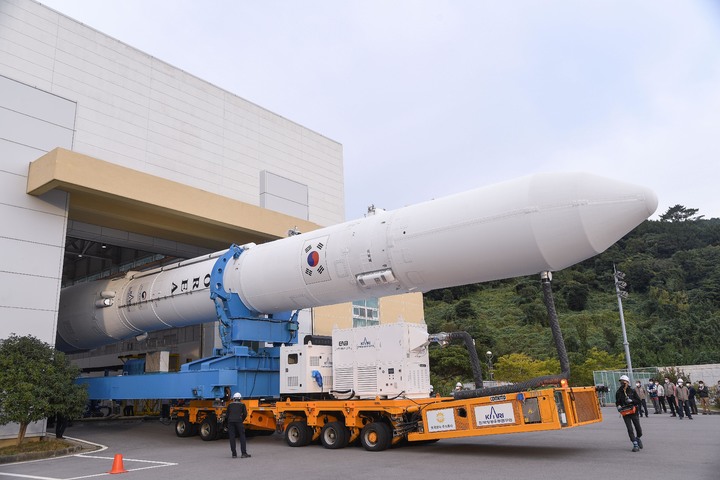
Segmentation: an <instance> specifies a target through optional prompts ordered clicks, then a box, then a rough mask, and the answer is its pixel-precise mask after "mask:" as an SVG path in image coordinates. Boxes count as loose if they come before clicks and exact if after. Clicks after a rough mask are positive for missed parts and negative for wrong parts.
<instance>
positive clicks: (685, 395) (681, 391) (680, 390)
mask: <svg viewBox="0 0 720 480" xmlns="http://www.w3.org/2000/svg"><path fill="white" fill-rule="evenodd" d="M675 398H676V399H677V413H678V416H679V417H680V420H682V419H683V418H684V415H683V410H684V411H685V414H686V415H687V418H688V420H692V419H693V418H692V413H691V410H690V390H689V389H688V387H687V385H685V382H684V381H683V379H682V378H678V381H677V387H675Z"/></svg>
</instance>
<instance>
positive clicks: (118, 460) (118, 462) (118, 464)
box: [108, 453, 127, 473]
mask: <svg viewBox="0 0 720 480" xmlns="http://www.w3.org/2000/svg"><path fill="white" fill-rule="evenodd" d="M108 473H127V470H125V467H123V459H122V455H121V454H119V453H116V454H115V460H113V466H112V470H110V471H109V472H108Z"/></svg>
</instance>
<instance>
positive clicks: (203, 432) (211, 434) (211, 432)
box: [199, 417, 220, 442]
mask: <svg viewBox="0 0 720 480" xmlns="http://www.w3.org/2000/svg"><path fill="white" fill-rule="evenodd" d="M199 433H200V438H202V439H203V440H204V441H206V442H209V441H211V440H217V438H218V436H219V435H220V429H219V428H218V423H217V420H216V419H215V417H208V418H206V419H205V420H203V422H202V423H201V424H200V431H199Z"/></svg>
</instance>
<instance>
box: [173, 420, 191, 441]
mask: <svg viewBox="0 0 720 480" xmlns="http://www.w3.org/2000/svg"><path fill="white" fill-rule="evenodd" d="M175 435H177V436H178V437H192V436H193V435H195V425H193V424H192V423H190V422H189V421H188V420H187V419H186V418H182V417H181V418H178V419H177V422H175Z"/></svg>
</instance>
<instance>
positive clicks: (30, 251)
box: [0, 29, 76, 438]
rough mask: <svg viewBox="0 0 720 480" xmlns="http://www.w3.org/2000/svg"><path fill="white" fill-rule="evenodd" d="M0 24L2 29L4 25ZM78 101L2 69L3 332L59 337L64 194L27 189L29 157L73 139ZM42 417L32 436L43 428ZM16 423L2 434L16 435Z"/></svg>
mask: <svg viewBox="0 0 720 480" xmlns="http://www.w3.org/2000/svg"><path fill="white" fill-rule="evenodd" d="M0 30H2V29H0ZM75 107H76V105H75V103H74V102H72V101H70V100H67V99H64V98H61V97H58V96H57V95H53V94H50V93H47V92H43V91H41V90H38V89H35V88H32V87H29V86H27V85H24V84H22V83H19V82H16V81H14V80H11V79H9V78H7V77H3V76H0V218H2V222H0V251H1V252H2V254H1V255H0V339H2V338H7V337H8V336H9V335H10V334H12V333H15V334H17V335H33V336H35V337H37V338H38V339H40V340H42V341H43V342H47V343H49V344H51V345H52V344H54V343H55V324H56V321H57V310H58V302H59V298H60V282H61V276H62V262H63V252H64V249H65V229H66V226H67V194H66V193H63V192H59V191H52V192H49V193H47V194H45V195H42V196H40V197H33V196H30V195H26V194H25V189H26V185H27V174H28V164H29V163H30V162H31V161H32V160H34V159H35V158H37V157H38V156H40V155H42V154H43V153H45V152H46V151H47V150H49V149H50V148H54V147H55V146H57V145H60V146H64V147H66V148H69V147H70V146H71V145H72V138H73V124H74V121H75ZM44 429H45V422H39V423H35V424H32V425H30V426H29V427H28V431H27V435H28V436H35V435H38V434H42V433H44ZM17 431H18V429H17V426H16V425H5V426H1V427H0V438H8V437H14V436H17Z"/></svg>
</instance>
